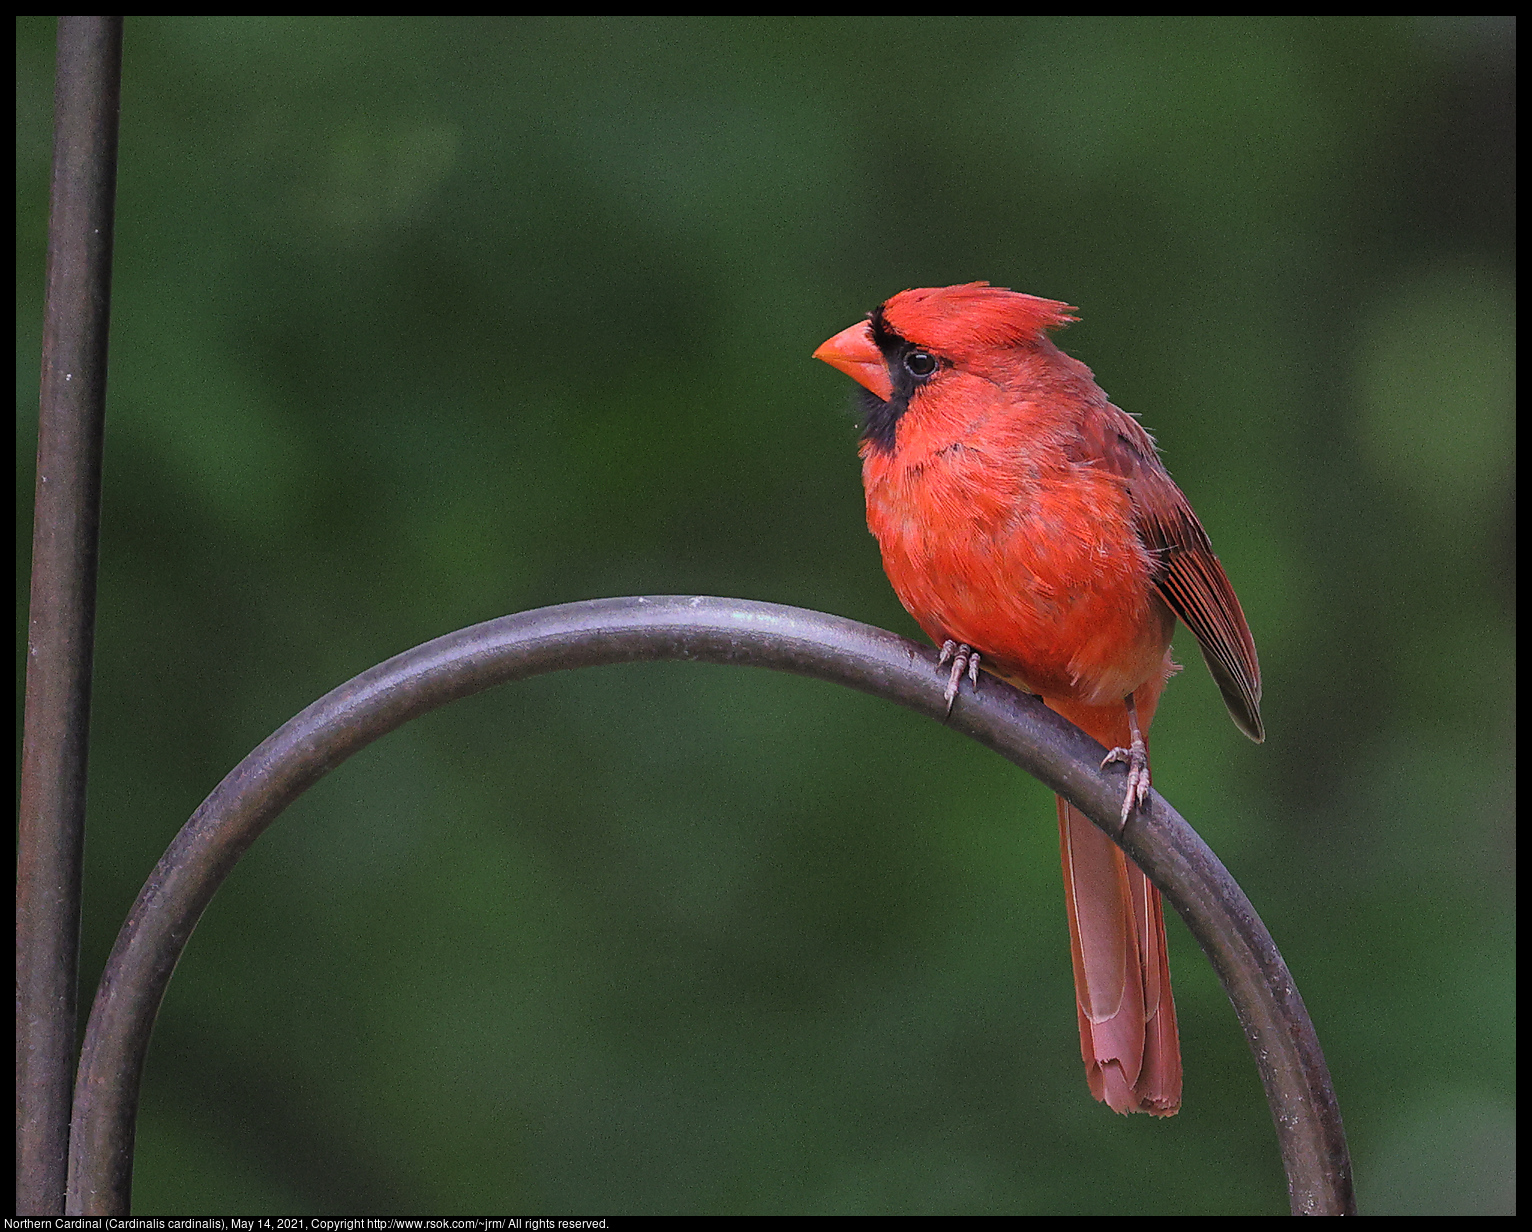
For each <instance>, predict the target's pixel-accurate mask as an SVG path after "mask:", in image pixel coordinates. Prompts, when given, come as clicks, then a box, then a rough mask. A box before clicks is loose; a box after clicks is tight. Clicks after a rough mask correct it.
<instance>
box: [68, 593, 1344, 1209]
mask: <svg viewBox="0 0 1532 1232" xmlns="http://www.w3.org/2000/svg"><path fill="white" fill-rule="evenodd" d="M661 659H693V660H697V661H699V662H708V663H722V664H733V665H739V666H753V667H767V668H773V669H775V670H778V671H787V672H794V673H797V674H799V675H804V676H815V677H818V678H819V679H822V680H829V681H832V682H835V683H837V684H845V685H850V686H851V687H852V688H855V689H860V690H862V691H863V692H865V693H872V694H876V695H877V696H879V697H884V698H887V699H888V700H890V701H894V702H898V703H899V704H900V705H903V706H908V707H909V708H910V709H911V710H914V711H916V712H918V713H920V714H924V715H927V716H929V717H931V718H934V719H937V720H940V719H942V717H943V714H944V712H945V710H946V703H945V701H944V700H943V696H942V689H943V686H944V684H945V682H946V675H947V674H946V672H944V671H938V670H937V669H936V666H935V652H934V651H932V650H930V649H928V648H924V647H920V646H917V645H915V643H913V642H910V641H907V640H906V639H904V638H901V637H897V636H895V635H894V634H892V633H886V632H883V631H882V630H879V629H873V628H870V627H868V626H866V625H862V624H858V623H856V622H855V621H850V620H843V619H841V618H839V617H836V616H827V615H824V614H823V613H819V612H809V611H804V610H803V609H801V608H792V607H782V606H779V605H776V604H770V603H752V602H747V601H745V600H740V599H715V598H704V597H696V598H690V597H685V596H661V597H653V598H626V599H598V600H593V601H591V602H587V603H570V604H565V605H562V606H559V607H547V608H541V609H539V610H537V611H533V612H522V613H520V614H518V615H514V616H505V617H501V618H500V619H499V620H491V621H488V622H486V623H484V624H481V625H474V626H472V627H471V628H467V629H462V630H459V631H458V632H456V633H451V634H448V635H447V636H446V637H441V638H438V639H436V640H435V641H432V642H427V643H425V644H424V645H422V646H417V647H416V648H415V649H413V650H410V651H406V652H405V653H404V654H401V655H399V656H397V657H395V658H393V659H390V660H388V661H387V662H386V663H381V664H379V665H378V666H377V667H374V668H372V669H371V670H370V671H366V672H363V673H362V674H361V675H360V676H357V677H355V678H354V679H352V680H350V681H348V682H347V683H345V684H343V685H341V686H340V687H339V688H338V689H336V690H334V691H333V692H331V693H328V694H326V695H325V696H324V697H322V698H320V699H319V700H318V701H317V702H315V703H314V704H313V705H312V706H310V707H309V708H308V709H307V710H305V711H303V712H302V713H301V714H299V715H298V716H297V717H296V718H294V719H292V720H291V721H290V722H289V723H287V724H285V725H284V726H283V727H281V728H280V729H279V730H277V731H276V732H275V733H273V734H272V736H271V737H270V738H269V739H267V740H266V741H265V743H263V744H262V745H261V746H260V747H259V748H257V749H256V750H255V751H254V752H253V753H251V754H250V756H249V757H247V758H245V760H244V761H243V762H241V763H240V764H239V765H238V766H236V767H235V768H234V770H233V771H232V772H230V774H229V775H228V776H227V777H226V778H225V779H224V780H223V782H222V783H220V784H219V785H218V787H217V788H216V789H215V790H214V791H213V793H212V794H211V795H210V796H208V798H207V799H206V800H205V801H203V803H202V805H201V807H199V808H198V809H197V811H196V812H195V813H193V814H192V817H191V820H189V821H188V822H187V823H186V825H185V826H184V827H183V828H182V830H181V832H180V833H179V834H178V835H177V836H176V838H175V840H174V841H173V842H172V843H171V845H170V847H169V849H168V850H167V851H166V852H165V855H164V857H163V858H162V859H161V860H160V862H159V864H158V865H157V866H156V867H155V869H154V872H153V874H152V875H151V876H150V878H149V880H148V882H147V883H146V884H145V885H144V888H143V890H142V891H141V892H140V894H139V896H138V901H137V902H136V903H135V904H134V905H133V910H132V911H131V912H130V913H129V915H128V919H127V922H126V923H125V924H124V925H123V927H122V931H121V932H120V933H119V934H118V937H117V943H116V945H115V946H114V947H113V949H112V954H111V957H110V959H109V960H108V962H107V966H106V971H105V973H104V974H103V975H102V977H101V984H100V987H99V988H98V989H97V992H96V1002H95V1007H94V1008H93V1009H92V1011H91V1016H90V1022H89V1024H88V1025H87V1027H86V1033H85V1046H84V1051H83V1054H82V1056H81V1058H80V1069H79V1075H78V1080H77V1083H76V1087H75V1110H74V1126H73V1136H72V1139H71V1148H70V1165H69V1202H68V1210H69V1213H70V1214H100V1215H122V1214H126V1213H127V1211H128V1200H129V1194H130V1186H131V1183H132V1170H133V1126H134V1120H135V1117H136V1114H137V1110H138V1095H139V1081H140V1077H141V1075H142V1072H143V1064H144V1057H145V1054H146V1052H147V1050H148V1046H149V1034H150V1032H151V1030H152V1029H153V1026H154V1019H155V1015H156V1014H157V1013H158V1011H159V1006H160V1001H161V999H162V998H163V997H164V994H165V987H166V985H167V984H168V982H169V980H170V975H171V972H172V971H173V970H174V969H175V965H176V962H177V960H178V959H179V958H180V956H181V952H182V950H183V949H184V948H185V946H186V942H187V940H188V939H189V938H190V936H191V932H192V929H193V928H194V927H196V924H197V920H198V918H199V917H200V916H201V914H202V911H203V909H204V908H205V907H206V906H207V904H208V902H209V900H210V899H211V898H212V897H213V893H214V891H216V890H217V888H218V886H219V885H220V884H221V883H222V881H223V879H224V878H225V877H226V876H227V875H228V873H229V872H230V870H231V869H232V868H233V867H234V864H235V863H236V861H238V859H239V858H240V856H242V855H243V854H244V853H245V851H246V850H247V849H248V848H249V847H250V845H251V844H252V843H253V842H254V841H255V840H256V838H257V837H259V835H260V834H261V832H262V831H263V830H265V828H266V827H267V826H269V825H270V824H271V823H272V822H273V821H274V820H276V818H277V816H278V814H280V813H281V811H282V810H283V809H284V808H286V807H287V806H288V805H289V804H291V803H292V802H293V800H295V799H296V798H297V797H298V796H299V795H301V794H302V793H303V792H304V791H305V790H306V789H307V788H308V787H310V786H312V785H313V784H314V783H315V782H316V781H318V780H319V779H320V778H321V777H323V776H324V775H325V774H326V773H328V772H329V771H330V770H332V769H334V768H335V767H336V766H338V765H340V763H341V762H343V761H345V760H346V758H348V757H350V756H351V755H352V754H353V753H356V752H357V751H359V750H360V749H362V748H364V747H366V746H367V745H368V744H370V743H372V741H374V740H376V739H378V737H380V736H383V735H386V734H387V733H388V732H391V731H393V730H394V729H395V728H397V727H400V726H402V725H403V724H404V723H407V722H408V721H409V720H410V719H413V718H415V717H417V716H419V715H422V714H425V713H427V712H428V711H431V710H435V709H436V708H437V707H439V706H443V705H446V704H447V703H448V702H451V701H456V700H457V699H459V698H463V697H468V696H470V695H472V694H474V693H478V692H480V691H482V690H484V689H487V688H490V687H491V686H493V685H497V684H503V683H505V682H507V681H511V680H522V679H526V678H527V677H529V676H536V675H540V674H542V673H544V672H552V671H560V670H563V669H567V668H576V667H594V666H598V665H602V664H611V663H632V662H638V661H644V660H661ZM949 723H950V725H951V726H952V727H954V728H956V729H957V730H959V731H962V732H965V733H966V734H968V735H970V736H972V737H973V738H974V739H975V740H978V741H979V742H980V743H981V744H984V745H987V746H988V747H990V748H992V749H994V750H995V751H996V752H998V753H1000V754H1001V755H1002V756H1004V757H1006V758H1008V759H1009V760H1010V761H1013V762H1015V763H1016V764H1017V765H1018V766H1020V767H1021V768H1022V769H1024V770H1026V771H1027V772H1028V773H1030V774H1033V775H1035V776H1036V777H1038V778H1039V779H1041V780H1042V781H1043V782H1044V783H1045V784H1046V785H1047V786H1049V787H1051V788H1052V789H1053V790H1054V791H1057V792H1058V793H1060V794H1061V795H1063V796H1065V797H1067V798H1068V799H1069V800H1070V802H1071V803H1073V804H1075V805H1076V806H1078V807H1079V808H1080V809H1081V810H1083V811H1084V812H1085V813H1086V814H1087V815H1088V816H1089V817H1090V818H1091V819H1092V820H1093V821H1095V822H1096V824H1097V825H1099V826H1101V827H1102V829H1104V830H1105V831H1107V833H1108V834H1110V835H1112V837H1113V839H1114V840H1116V841H1119V842H1122V843H1123V845H1124V847H1125V848H1126V850H1127V851H1128V852H1129V853H1130V854H1131V855H1132V856H1133V858H1134V859H1135V860H1137V861H1138V863H1139V864H1140V866H1141V867H1142V868H1143V869H1144V871H1145V872H1147V873H1148V874H1149V876H1150V878H1151V879H1152V880H1153V881H1154V882H1155V884H1156V885H1158V886H1159V887H1160V889H1161V890H1163V891H1164V892H1165V895H1166V897H1167V898H1168V899H1170V901H1171V902H1172V904H1173V905H1174V906H1175V907H1176V909H1177V910H1178V911H1179V912H1180V913H1181V915H1182V917H1183V918H1184V919H1185V920H1186V923H1187V925H1188V927H1190V929H1191V930H1192V932H1193V934H1194V935H1195V936H1196V937H1197V940H1198V941H1199V942H1200V943H1201V945H1202V948H1203V949H1204V950H1206V951H1207V953H1208V955H1209V956H1210V957H1211V958H1212V960H1213V965H1214V967H1215V968H1216V969H1217V971H1218V974H1219V977H1220V979H1222V980H1223V982H1224V987H1225V989H1226V990H1227V991H1228V993H1229V998H1230V1000H1231V1001H1233V1002H1234V1006H1235V1010H1236V1011H1237V1013H1238V1014H1239V1017H1240V1021H1241V1023H1242V1024H1243V1026H1244V1028H1245V1033H1246V1036H1247V1038H1248V1039H1249V1041H1250V1047H1251V1050H1252V1051H1253V1052H1254V1054H1255V1059H1256V1063H1257V1065H1258V1066H1259V1067H1260V1070H1261V1078H1262V1081H1263V1082H1264V1083H1265V1085H1266V1093H1267V1098H1268V1100H1269V1101H1270V1103H1271V1109H1272V1116H1273V1118H1274V1120H1275V1121H1276V1126H1277V1138H1278V1141H1279V1144H1280V1146H1281V1150H1282V1158H1283V1162H1284V1165H1285V1166H1286V1169H1287V1176H1288V1189H1289V1196H1290V1201H1291V1204H1292V1208H1293V1211H1294V1213H1295V1214H1297V1213H1306V1214H1343V1213H1347V1212H1349V1211H1350V1210H1351V1209H1352V1198H1351V1179H1350V1163H1349V1160H1348V1158H1347V1154H1346V1144H1345V1137H1344V1134H1343V1132H1342V1130H1341V1122H1340V1112H1339V1109H1338V1108H1337V1106H1336V1103H1335V1097H1334V1094H1333V1092H1332V1091H1331V1089H1330V1082H1329V1075H1328V1073H1327V1071H1326V1069H1325V1064H1324V1057H1323V1055H1322V1054H1321V1052H1320V1049H1319V1043H1318V1040H1317V1039H1316V1038H1315V1036H1314V1031H1313V1027H1312V1025H1311V1024H1310V1023H1309V1019H1308V1015H1307V1013H1306V1012H1305V1010H1304V1008H1303V1001H1302V999H1301V998H1300V997H1299V996H1298V992H1297V989H1296V988H1295V987H1294V986H1293V982H1292V977H1291V976H1290V975H1289V974H1288V972H1287V968H1286V966H1285V965H1284V964H1283V962H1282V958H1281V955H1280V954H1278V953H1277V950H1276V947H1275V945H1273V944H1272V941H1271V937H1270V935H1269V934H1268V933H1267V932H1266V929H1265V927H1264V926H1263V925H1262V924H1261V922H1260V919H1259V918H1258V917H1257V916H1256V914H1255V910H1254V908H1252V907H1251V906H1250V903H1249V901H1248V900H1247V899H1246V898H1245V896H1244V894H1243V893H1242V892H1241V891H1240V889H1239V887H1238V886H1237V885H1235V884H1234V881H1233V879H1232V878H1230V876H1229V874H1228V873H1227V872H1226V871H1225V870H1224V868H1223V866H1222V865H1221V864H1219V862H1218V860H1217V858H1216V857H1215V856H1214V855H1213V853H1212V852H1211V851H1209V850H1208V848H1207V846H1206V845H1205V844H1204V843H1203V842H1202V840H1201V839H1199V838H1198V837H1197V835H1196V833H1195V832H1194V831H1193V830H1192V829H1191V827H1190V826H1188V825H1187V824H1186V822H1185V821H1183V820H1182V819H1181V818H1180V817H1179V816H1178V815H1177V814H1176V813H1175V811H1174V810H1173V809H1171V808H1170V807H1169V806H1168V805H1167V804H1166V803H1165V802H1164V800H1163V799H1161V798H1160V797H1159V796H1158V795H1157V794H1156V795H1153V796H1152V797H1151V800H1150V804H1149V807H1148V808H1147V809H1145V810H1143V811H1141V812H1140V813H1139V814H1138V815H1137V816H1136V817H1135V818H1134V820H1133V822H1132V825H1131V827H1130V832H1129V834H1128V835H1127V837H1126V839H1125V840H1124V839H1123V837H1122V836H1121V834H1120V833H1119V831H1120V829H1121V827H1120V824H1119V823H1118V820H1117V817H1118V809H1119V807H1120V805H1121V800H1122V787H1121V782H1120V777H1119V776H1116V775H1107V774H1103V773H1102V772H1101V771H1099V770H1098V769H1097V768H1096V767H1097V766H1098V765H1099V763H1100V760H1101V754H1102V750H1101V746H1100V745H1098V744H1097V743H1096V742H1095V741H1093V740H1091V739H1090V738H1089V737H1088V736H1086V735H1085V734H1084V733H1083V732H1081V731H1079V730H1078V729H1077V728H1075V727H1073V726H1071V725H1070V724H1069V723H1067V722H1066V721H1065V720H1063V719H1062V718H1060V717H1059V716H1058V715H1056V714H1054V713H1053V712H1052V711H1051V710H1049V709H1047V707H1045V706H1044V705H1043V704H1042V703H1041V702H1040V701H1038V700H1037V699H1036V698H1033V697H1028V696H1026V695H1025V694H1023V693H1020V692H1018V691H1017V690H1015V689H1013V688H1011V687H1010V686H1009V685H1006V684H1004V683H1003V682H1001V681H999V680H996V679H994V678H993V677H990V676H985V677H983V678H982V683H981V686H980V687H979V689H978V690H977V692H970V691H965V692H964V693H963V694H962V695H961V696H960V697H959V699H958V701H957V704H956V705H955V706H954V708H953V712H952V716H951V719H950V720H949Z"/></svg>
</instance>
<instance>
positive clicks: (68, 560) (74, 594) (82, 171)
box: [16, 17, 122, 1216]
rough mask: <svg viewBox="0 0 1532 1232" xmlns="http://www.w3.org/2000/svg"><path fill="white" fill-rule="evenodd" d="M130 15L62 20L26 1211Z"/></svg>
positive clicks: (78, 736)
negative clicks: (124, 50)
mask: <svg viewBox="0 0 1532 1232" xmlns="http://www.w3.org/2000/svg"><path fill="white" fill-rule="evenodd" d="M121 78H122V18H121V17H60V18H59V19H58V77H57V80H56V82H55V85H54V92H53V100H54V118H53V188H52V201H51V209H50V213H49V219H48V273H47V298H46V301H45V305H44V309H43V358H42V396H41V399H40V406H39V412H38V430H37V493H36V500H35V516H36V522H35V525H34V526H33V530H32V596H31V601H32V607H31V616H30V621H29V625H28V630H27V697H26V716H25V719H24V722H23V736H22V754H21V809H20V814H21V818H20V821H21V825H20V835H19V840H18V845H17V860H16V1211H17V1213H18V1214H21V1215H40V1216H42V1215H61V1214H63V1211H64V1182H65V1175H66V1168H67V1164H68V1155H69V1099H70V1094H71V1090H72V1087H73V1085H74V1051H75V1006H76V996H77V987H76V985H77V981H78V972H77V968H78V962H79V947H80V861H81V853H82V851H83V848H84V837H85V767H86V752H87V747H88V739H89V733H90V677H91V657H92V652H93V649H94V640H95V622H96V559H97V547H98V543H99V532H100V520H101V437H102V430H103V426H104V422H105V404H106V342H107V324H108V320H109V314H110V303H111V286H112V212H113V203H114V199H115V194H116V186H117V118H118V109H119V102H120V97H121V95H120V85H121Z"/></svg>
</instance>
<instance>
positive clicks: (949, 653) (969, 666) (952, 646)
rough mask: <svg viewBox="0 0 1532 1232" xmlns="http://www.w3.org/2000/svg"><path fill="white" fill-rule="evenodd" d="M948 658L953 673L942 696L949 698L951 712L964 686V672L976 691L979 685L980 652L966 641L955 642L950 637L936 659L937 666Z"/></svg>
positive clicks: (948, 703) (948, 710)
mask: <svg viewBox="0 0 1532 1232" xmlns="http://www.w3.org/2000/svg"><path fill="white" fill-rule="evenodd" d="M948 659H951V660H952V675H951V676H950V677H948V679H947V687H946V688H945V689H944V690H942V696H943V697H944V698H946V699H947V713H948V714H951V713H952V703H953V701H954V700H955V699H956V698H957V695H958V689H959V688H960V687H961V686H962V683H963V674H964V672H966V673H967V674H968V680H969V683H971V684H972V685H973V687H974V689H975V690H976V691H977V689H978V687H979V652H978V651H977V650H975V649H974V648H973V647H972V646H970V645H968V644H967V643H966V642H954V641H953V640H952V639H951V638H950V637H949V638H948V639H947V640H946V641H945V642H943V643H942V652H941V655H940V656H939V657H938V658H937V660H936V666H937V667H941V666H942V665H943V664H944V663H946V662H947V660H948Z"/></svg>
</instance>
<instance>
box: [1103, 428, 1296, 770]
mask: <svg viewBox="0 0 1532 1232" xmlns="http://www.w3.org/2000/svg"><path fill="white" fill-rule="evenodd" d="M1088 420H1089V422H1088V423H1087V424H1086V425H1083V426H1084V427H1085V429H1086V431H1085V434H1084V435H1085V440H1084V442H1083V445H1084V449H1085V451H1086V452H1088V453H1095V455H1096V458H1097V464H1098V465H1104V466H1105V467H1106V469H1108V470H1110V471H1112V472H1113V473H1115V474H1118V475H1121V476H1122V477H1123V478H1124V479H1126V480H1127V487H1128V494H1129V496H1130V497H1131V498H1132V500H1133V506H1134V511H1135V515H1136V519H1137V528H1138V533H1139V538H1140V539H1141V540H1142V541H1143V543H1144V546H1145V547H1147V548H1148V549H1149V551H1150V552H1151V553H1152V554H1153V555H1154V556H1155V558H1156V559H1157V560H1158V562H1159V570H1158V572H1157V574H1156V576H1155V579H1154V583H1155V587H1156V589H1157V590H1158V591H1159V592H1160V595H1161V597H1162V598H1163V599H1164V600H1165V602H1166V603H1167V604H1169V605H1170V609H1171V611H1173V612H1175V614H1176V615H1177V616H1178V617H1180V619H1181V620H1182V622H1184V623H1185V625H1186V627H1187V628H1188V629H1190V630H1191V631H1192V633H1193V634H1194V635H1195V636H1196V638H1197V644H1198V646H1200V647H1201V649H1202V657H1203V659H1204V660H1205V661H1206V663H1207V665H1208V671H1210V672H1211V673H1212V674H1213V679H1214V681H1215V682H1216V683H1217V685H1218V691H1219V692H1220V693H1222V694H1223V700H1224V704H1225V705H1226V706H1228V708H1229V714H1230V716H1231V717H1232V718H1233V719H1234V722H1235V723H1236V724H1237V725H1238V727H1239V729H1240V730H1241V731H1242V732H1244V733H1245V735H1247V736H1249V737H1250V739H1252V740H1254V741H1256V742H1258V743H1259V742H1260V741H1262V740H1264V739H1265V738H1266V730H1265V727H1264V726H1263V725H1262V723H1261V664H1260V661H1259V660H1258V659H1257V658H1256V654H1255V639H1254V638H1252V637H1251V636H1250V626H1249V624H1247V623H1246V621H1245V613H1244V610H1243V609H1242V608H1241V607H1240V605H1239V600H1238V599H1237V598H1236V597H1235V594H1234V587H1232V586H1231V585H1229V579H1228V577H1227V576H1225V574H1224V571H1223V566H1222V565H1221V564H1219V563H1218V557H1216V556H1215V555H1213V545H1212V544H1211V543H1210V542H1209V541H1208V536H1207V532H1206V531H1205V530H1203V529H1202V523H1201V522H1199V521H1197V515H1196V514H1195V513H1193V512H1192V507H1191V505H1190V504H1189V503H1188V502H1187V499H1186V497H1185V495H1184V494H1183V493H1182V492H1181V489H1180V488H1178V487H1176V485H1175V481H1174V480H1172V479H1171V477H1170V475H1169V473H1168V472H1167V471H1166V470H1165V467H1164V465H1163V464H1162V463H1161V462H1160V458H1159V454H1158V453H1157V452H1156V451H1155V448H1154V441H1153V439H1152V438H1151V437H1150V436H1149V434H1148V433H1147V432H1145V431H1144V429H1143V427H1142V426H1141V425H1140V424H1139V422H1138V420H1136V419H1134V418H1133V417H1132V416H1130V415H1128V414H1127V413H1126V412H1124V411H1121V410H1118V408H1117V407H1115V406H1111V405H1110V404H1108V405H1107V407H1106V409H1105V413H1104V414H1101V415H1100V416H1099V417H1098V416H1097V415H1091V416H1088Z"/></svg>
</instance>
